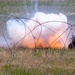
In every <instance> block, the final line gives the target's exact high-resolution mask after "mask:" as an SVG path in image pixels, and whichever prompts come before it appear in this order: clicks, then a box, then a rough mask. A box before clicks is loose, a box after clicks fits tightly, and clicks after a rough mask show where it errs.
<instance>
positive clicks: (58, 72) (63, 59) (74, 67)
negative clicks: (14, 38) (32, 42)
mask: <svg viewBox="0 0 75 75" xmlns="http://www.w3.org/2000/svg"><path fill="white" fill-rule="evenodd" d="M0 66H1V67H0V74H2V75H5V74H7V75H17V74H18V75H35V74H36V75H46V74H47V75H50V74H51V75H75V50H74V49H73V50H68V49H49V48H47V49H41V48H40V49H23V48H19V49H15V48H14V49H12V50H7V49H0Z"/></svg>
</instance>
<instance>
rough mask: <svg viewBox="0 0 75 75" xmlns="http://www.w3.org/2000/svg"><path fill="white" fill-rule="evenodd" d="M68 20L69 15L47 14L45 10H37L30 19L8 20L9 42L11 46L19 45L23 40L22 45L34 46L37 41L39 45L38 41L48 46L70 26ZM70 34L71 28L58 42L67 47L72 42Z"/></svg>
mask: <svg viewBox="0 0 75 75" xmlns="http://www.w3.org/2000/svg"><path fill="white" fill-rule="evenodd" d="M67 21H68V20H67V17H66V16H65V15H64V14H62V13H59V14H54V13H51V14H45V13H43V12H36V13H35V15H34V17H33V18H31V19H30V20H29V21H25V19H21V20H15V19H11V20H8V21H7V22H6V24H7V31H8V34H9V37H10V40H9V42H8V43H9V46H11V47H12V46H13V45H14V44H17V45H16V46H18V45H19V44H20V43H21V42H22V40H23V42H22V43H21V45H20V46H23V47H27V48H34V47H35V43H36V45H38V42H40V43H39V45H41V46H42V47H48V46H50V44H51V43H52V42H53V41H54V40H55V39H57V38H58V37H59V36H60V35H61V34H62V33H63V32H64V31H65V30H66V29H67V28H68V24H67ZM68 34H69V30H68V31H66V32H65V33H63V34H62V35H61V36H60V37H59V38H58V39H57V40H55V41H57V43H58V42H60V44H62V46H61V47H62V48H63V47H64V44H65V47H66V48H67V47H68V44H69V43H70V41H69V40H70V37H71V35H69V36H68ZM67 36H68V38H67ZM51 38H52V39H51ZM53 38H54V40H53ZM66 39H67V40H66ZM52 40H53V41H52ZM65 42H66V43H65ZM10 43H12V44H10ZM39 45H38V46H39ZM43 45H44V46H43ZM54 45H55V44H54ZM4 47H6V46H4Z"/></svg>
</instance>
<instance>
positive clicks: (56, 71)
mask: <svg viewBox="0 0 75 75" xmlns="http://www.w3.org/2000/svg"><path fill="white" fill-rule="evenodd" d="M0 74H1V75H75V69H62V68H47V69H45V70H40V69H39V68H30V69H26V68H19V67H15V66H13V65H5V66H2V68H1V69H0Z"/></svg>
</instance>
